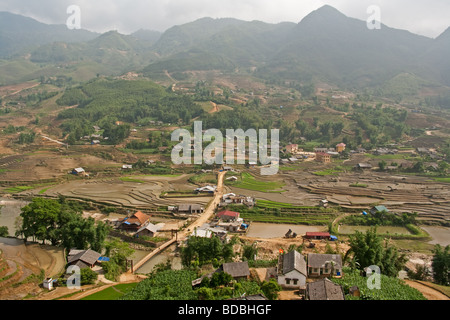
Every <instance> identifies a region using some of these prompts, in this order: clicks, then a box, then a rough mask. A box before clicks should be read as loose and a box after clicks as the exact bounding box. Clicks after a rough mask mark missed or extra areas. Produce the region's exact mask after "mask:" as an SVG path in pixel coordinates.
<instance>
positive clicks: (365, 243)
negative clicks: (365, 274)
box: [344, 227, 407, 277]
mask: <svg viewBox="0 0 450 320" xmlns="http://www.w3.org/2000/svg"><path fill="white" fill-rule="evenodd" d="M349 246H350V249H349V250H348V251H347V253H346V254H345V257H344V261H345V260H346V259H347V258H348V257H349V256H350V255H352V259H351V261H350V264H351V265H352V267H353V268H356V269H359V270H363V269H364V268H367V267H369V266H378V267H379V268H380V270H381V273H382V274H384V275H386V276H389V277H397V275H398V272H399V271H400V270H402V269H403V267H404V265H405V263H406V261H407V257H406V255H405V254H400V253H399V252H398V250H397V248H396V247H394V246H392V245H389V243H388V242H387V241H384V243H383V241H382V239H381V237H379V236H378V235H377V229H376V227H373V228H370V229H369V230H367V232H366V233H362V232H359V231H356V232H355V234H352V235H350V236H349Z"/></svg>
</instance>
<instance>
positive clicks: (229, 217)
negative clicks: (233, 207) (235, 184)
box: [217, 210, 240, 221]
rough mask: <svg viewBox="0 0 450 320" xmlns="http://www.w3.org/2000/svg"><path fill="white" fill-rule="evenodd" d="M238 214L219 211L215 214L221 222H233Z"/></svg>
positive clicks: (237, 217)
mask: <svg viewBox="0 0 450 320" xmlns="http://www.w3.org/2000/svg"><path fill="white" fill-rule="evenodd" d="M239 216H240V213H239V212H234V211H228V210H225V211H221V212H219V213H218V214H217V217H218V218H219V219H222V220H223V221H233V220H237V219H239Z"/></svg>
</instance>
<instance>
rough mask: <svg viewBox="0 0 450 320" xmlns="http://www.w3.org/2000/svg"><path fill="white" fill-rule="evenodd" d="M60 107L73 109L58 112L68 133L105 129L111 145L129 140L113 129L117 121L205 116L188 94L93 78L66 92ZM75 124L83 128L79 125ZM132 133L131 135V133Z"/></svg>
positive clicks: (186, 119)
mask: <svg viewBox="0 0 450 320" xmlns="http://www.w3.org/2000/svg"><path fill="white" fill-rule="evenodd" d="M56 102H57V103H58V104H59V105H61V106H67V105H68V106H73V105H76V106H77V107H76V108H70V109H66V110H64V111H62V112H60V113H59V115H58V118H59V119H61V120H64V123H63V125H62V127H63V129H64V131H65V134H73V136H74V137H75V138H76V139H79V137H80V133H87V132H90V131H91V130H90V129H88V130H85V129H84V128H86V127H92V126H93V125H95V124H96V125H98V126H100V127H101V128H104V129H105V132H104V134H103V136H104V137H106V136H108V137H109V138H110V141H111V143H117V142H120V141H122V140H123V139H124V138H123V136H125V138H126V137H128V135H127V129H126V127H123V126H114V124H115V123H116V122H117V121H121V122H125V123H138V122H140V121H142V119H154V120H156V121H162V122H164V123H174V124H178V123H181V124H189V123H190V121H191V119H192V118H195V117H198V116H200V115H202V114H203V112H204V111H203V109H202V108H201V106H199V105H197V104H195V103H194V101H193V100H192V99H191V98H190V97H189V96H186V95H177V94H175V93H172V92H168V91H167V90H165V89H164V88H163V87H161V86H159V85H157V84H155V83H153V82H150V81H144V80H142V81H125V80H106V79H94V80H91V81H89V82H88V83H86V84H84V85H82V86H79V87H75V88H70V89H67V90H66V91H65V92H64V94H63V96H62V97H61V98H59V99H58V100H57V101H56ZM76 122H82V123H83V125H80V126H77V125H76V124H75V123H76ZM128 133H129V132H128Z"/></svg>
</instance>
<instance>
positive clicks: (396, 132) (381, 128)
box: [351, 103, 410, 149]
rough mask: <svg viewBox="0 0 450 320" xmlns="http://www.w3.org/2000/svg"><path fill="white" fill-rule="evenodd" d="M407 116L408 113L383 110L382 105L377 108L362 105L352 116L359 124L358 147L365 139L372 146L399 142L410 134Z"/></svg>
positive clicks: (356, 131)
mask: <svg viewBox="0 0 450 320" xmlns="http://www.w3.org/2000/svg"><path fill="white" fill-rule="evenodd" d="M407 116H408V111H406V110H398V109H395V108H389V107H385V108H383V107H382V104H381V103H379V104H377V105H376V106H375V107H372V106H365V105H364V104H361V106H359V107H358V108H357V109H353V113H352V115H351V118H352V119H353V120H354V121H355V122H356V123H357V124H358V129H359V130H355V140H356V143H357V145H361V144H362V142H363V141H364V140H365V138H367V139H369V140H370V146H374V145H378V144H384V143H387V142H389V141H391V140H395V141H398V140H399V139H400V138H401V137H402V136H403V135H404V134H408V133H409V132H410V128H409V127H408V126H407V125H406V124H405V121H406V118H407ZM363 133H364V134H363ZM369 149H370V148H369Z"/></svg>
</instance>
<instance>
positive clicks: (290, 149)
mask: <svg viewBox="0 0 450 320" xmlns="http://www.w3.org/2000/svg"><path fill="white" fill-rule="evenodd" d="M285 149H286V152H287V153H297V152H298V151H299V149H298V144H288V145H287V146H286V148H285Z"/></svg>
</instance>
